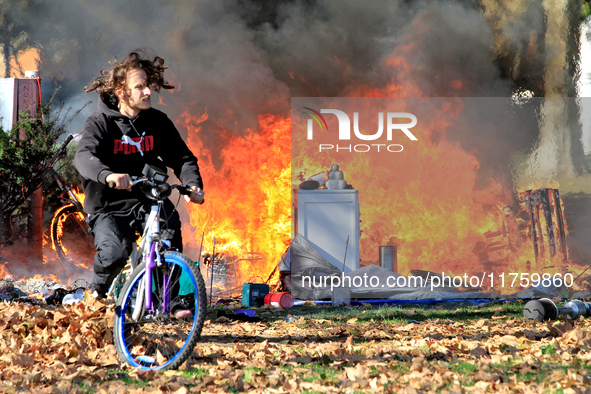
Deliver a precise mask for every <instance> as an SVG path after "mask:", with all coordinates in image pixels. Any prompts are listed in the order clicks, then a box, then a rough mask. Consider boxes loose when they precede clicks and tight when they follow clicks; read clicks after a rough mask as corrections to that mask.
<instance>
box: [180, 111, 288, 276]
mask: <svg viewBox="0 0 591 394" xmlns="http://www.w3.org/2000/svg"><path fill="white" fill-rule="evenodd" d="M207 119H208V115H207V114H206V113H205V114H202V115H200V116H195V115H191V114H190V113H189V112H188V111H187V112H185V113H184V114H183V116H182V120H181V122H182V124H183V125H184V126H185V127H187V129H188V130H189V138H188V145H189V148H190V149H191V150H192V151H193V153H194V154H195V155H196V156H197V157H198V158H199V167H200V171H201V174H202V176H203V181H204V184H205V191H206V203H205V204H203V205H202V206H193V205H191V206H189V211H190V215H191V225H192V226H191V228H187V227H185V228H184V229H183V233H184V234H187V232H192V236H191V239H193V240H195V241H197V242H200V240H201V239H202V238H203V239H204V244H203V250H204V251H206V252H209V253H212V252H213V250H214V240H215V251H216V254H217V253H218V252H219V253H222V254H226V255H227V258H229V262H230V263H233V262H234V261H235V260H237V259H242V258H248V257H249V256H251V255H252V254H253V253H255V254H259V255H261V256H262V259H263V260H259V261H256V260H242V261H239V262H237V263H236V265H237V266H236V267H232V269H236V272H237V275H236V276H237V283H235V284H234V285H235V286H236V287H239V286H241V285H242V283H243V282H247V281H259V282H260V281H266V280H267V279H268V277H269V276H270V275H271V273H272V272H273V270H274V268H275V266H276V265H277V262H278V260H279V258H280V257H281V255H282V253H284V252H285V249H286V247H287V246H288V245H289V241H290V224H291V215H290V153H291V149H290V120H289V118H287V117H277V116H273V115H260V116H259V119H258V126H259V129H258V130H247V131H246V133H245V135H244V136H243V137H238V136H232V135H231V134H230V133H227V132H224V131H223V130H221V131H220V133H221V134H222V135H224V136H226V143H225V145H224V147H223V148H222V149H221V151H220V153H219V154H220V156H221V159H222V161H223V163H224V164H223V167H222V168H215V166H214V164H213V157H212V156H213V153H212V149H211V148H208V147H205V146H203V143H202V141H201V140H200V132H201V126H202V123H203V122H205V121H207ZM184 237H185V238H184V239H188V238H189V235H188V234H187V235H184ZM232 272H233V271H232ZM232 275H233V273H232ZM232 279H233V278H232Z"/></svg>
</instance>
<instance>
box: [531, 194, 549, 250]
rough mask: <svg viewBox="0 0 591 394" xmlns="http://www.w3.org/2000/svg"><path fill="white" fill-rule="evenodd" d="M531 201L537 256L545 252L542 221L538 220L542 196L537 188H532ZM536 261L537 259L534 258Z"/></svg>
mask: <svg viewBox="0 0 591 394" xmlns="http://www.w3.org/2000/svg"><path fill="white" fill-rule="evenodd" d="M531 197H532V198H531V203H532V205H533V208H534V217H533V222H534V226H535V227H536V234H537V238H538V256H536V257H539V256H544V255H545V254H546V245H545V244H544V233H543V232H542V222H541V221H540V205H542V197H541V196H540V191H539V190H534V191H532V193H531ZM536 261H537V259H536Z"/></svg>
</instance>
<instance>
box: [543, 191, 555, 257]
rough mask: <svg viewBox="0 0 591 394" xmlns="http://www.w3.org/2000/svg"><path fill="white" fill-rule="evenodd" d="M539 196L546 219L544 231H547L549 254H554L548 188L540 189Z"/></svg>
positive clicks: (552, 225)
mask: <svg viewBox="0 0 591 394" xmlns="http://www.w3.org/2000/svg"><path fill="white" fill-rule="evenodd" d="M540 198H541V203H542V209H543V210H544V218H545V219H546V231H547V232H548V245H549V247H550V256H552V257H554V256H555V255H556V240H555V239H554V224H553V222H552V206H551V203H550V197H549V193H548V189H544V188H543V189H540Z"/></svg>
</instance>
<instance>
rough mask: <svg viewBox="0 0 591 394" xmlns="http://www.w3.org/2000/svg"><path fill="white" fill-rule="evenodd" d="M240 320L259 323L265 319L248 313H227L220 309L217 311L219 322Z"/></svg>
mask: <svg viewBox="0 0 591 394" xmlns="http://www.w3.org/2000/svg"><path fill="white" fill-rule="evenodd" d="M232 320H238V321H242V322H249V323H257V322H260V321H263V319H261V318H260V317H258V316H249V315H247V314H246V313H230V314H227V313H226V312H225V311H218V313H217V320H216V321H217V322H218V323H227V322H228V321H232Z"/></svg>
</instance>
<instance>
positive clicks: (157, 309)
mask: <svg viewBox="0 0 591 394" xmlns="http://www.w3.org/2000/svg"><path fill="white" fill-rule="evenodd" d="M145 273H146V268H145V264H141V265H140V266H138V267H137V268H136V269H135V271H134V272H133V273H132V274H131V276H130V278H129V280H128V281H127V282H126V284H125V285H124V286H123V289H122V291H121V293H120V296H119V298H118V300H117V303H116V305H115V318H114V327H113V334H114V342H115V348H116V349H117V353H118V354H119V357H120V358H121V359H122V360H123V361H125V362H127V363H128V364H129V365H131V366H132V367H138V368H140V369H144V370H160V371H163V370H167V369H174V368H178V367H179V366H180V365H181V364H182V363H183V362H184V361H185V360H186V359H187V358H189V356H190V355H191V352H192V351H193V348H194V347H195V344H196V343H197V341H198V340H199V338H200V336H201V330H202V329H203V322H204V320H205V303H206V298H207V297H206V294H205V283H204V282H203V278H202V276H201V272H200V271H199V269H198V268H197V266H196V265H195V263H194V262H193V261H192V260H190V259H189V258H187V257H186V256H184V255H182V254H180V253H178V252H165V253H164V254H163V264H162V267H156V268H154V270H153V271H152V283H151V286H152V301H153V307H152V309H151V310H146V309H145V303H144V289H143V288H144V276H145ZM166 273H168V274H169V277H170V278H173V280H174V283H171V286H170V288H174V287H176V288H177V289H178V294H174V293H172V292H171V294H170V305H172V306H173V308H175V307H176V308H177V309H185V310H190V311H191V312H192V313H193V317H192V318H191V319H186V320H185V319H176V318H175V317H174V312H175V310H174V309H173V310H171V311H170V312H165V311H163V306H162V304H163V299H164V294H163V290H162V287H163V281H162V277H163V275H164V274H166Z"/></svg>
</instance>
